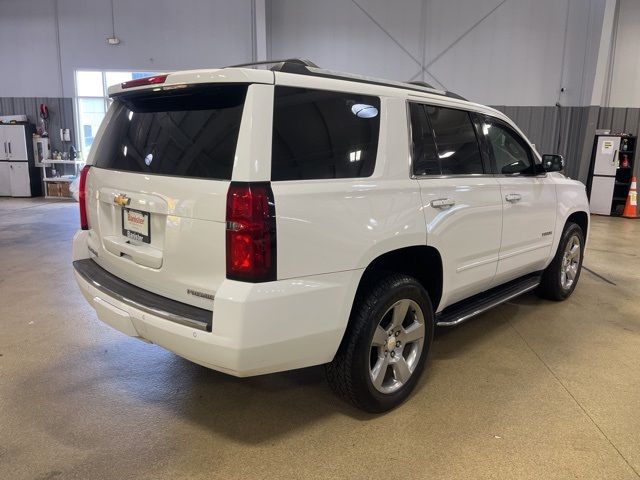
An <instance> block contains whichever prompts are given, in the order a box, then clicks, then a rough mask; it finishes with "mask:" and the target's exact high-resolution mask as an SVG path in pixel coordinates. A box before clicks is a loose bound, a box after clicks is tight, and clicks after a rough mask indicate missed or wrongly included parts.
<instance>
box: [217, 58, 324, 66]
mask: <svg viewBox="0 0 640 480" xmlns="http://www.w3.org/2000/svg"><path fill="white" fill-rule="evenodd" d="M278 63H280V64H282V65H285V64H293V65H301V66H303V67H314V68H318V66H317V65H316V64H315V63H313V62H312V61H310V60H305V59H303V58H283V59H282V60H261V61H260V62H250V63H239V64H238V65H229V66H228V67H225V68H241V67H258V66H260V65H274V67H275V66H277V64H278Z"/></svg>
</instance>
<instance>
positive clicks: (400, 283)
mask: <svg viewBox="0 0 640 480" xmlns="http://www.w3.org/2000/svg"><path fill="white" fill-rule="evenodd" d="M433 326H434V321H433V308H432V306H431V301H430V300H429V295H428V294H427V292H426V291H425V289H424V288H423V287H422V285H421V284H420V283H419V282H418V281H417V280H416V279H415V278H413V277H410V276H407V275H403V274H396V273H393V274H388V275H385V276H383V277H382V278H379V279H378V280H376V281H375V282H373V283H372V284H371V285H370V287H369V288H366V290H365V291H364V292H362V293H361V294H359V295H358V296H357V297H356V301H355V303H354V307H353V310H352V312H351V318H350V320H349V326H348V327H347V330H346V332H345V335H344V338H343V340H342V343H341V345H340V348H339V349H338V352H337V353H336V356H335V358H334V359H333V361H332V362H331V363H329V364H327V365H326V376H327V380H328V382H329V385H330V386H331V388H332V389H333V391H334V392H335V393H337V394H338V395H339V396H340V397H342V398H343V399H344V400H346V401H348V402H350V403H352V404H353V405H355V406H356V407H358V408H360V409H362V410H365V411H368V412H372V413H379V412H384V411H387V410H390V409H392V408H394V407H396V406H398V405H399V404H401V403H402V402H403V401H404V400H406V398H407V397H408V396H409V395H410V394H411V392H412V391H413V389H414V388H415V386H416V384H417V382H418V380H419V378H420V374H421V373H422V370H423V369H424V364H425V361H426V359H427V356H428V355H429V351H430V350H431V343H432V341H433Z"/></svg>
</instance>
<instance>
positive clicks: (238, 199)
mask: <svg viewBox="0 0 640 480" xmlns="http://www.w3.org/2000/svg"><path fill="white" fill-rule="evenodd" d="M226 241H227V278H229V279H231V280H241V281H245V282H268V281H270V280H275V279H276V218H275V204H274V201H273V191H272V190H271V185H270V184H269V183H268V182H264V183H262V182H260V183H240V182H232V183H231V185H230V186H229V191H228V192H227V238H226Z"/></svg>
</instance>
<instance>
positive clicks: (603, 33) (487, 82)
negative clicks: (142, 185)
mask: <svg viewBox="0 0 640 480" xmlns="http://www.w3.org/2000/svg"><path fill="white" fill-rule="evenodd" d="M639 43H640V3H639V2H637V1H636V0H481V1H471V0H401V1H397V2H382V1H377V0H330V1H324V2H318V1H316V2H313V1H311V0H302V1H300V0H241V1H234V2H231V1H224V0H183V1H181V2H179V3H174V2H168V1H158V0H136V2H127V1H125V0H111V1H110V0H0V60H1V63H2V65H3V75H1V76H0V119H4V120H5V121H6V122H7V123H9V122H11V121H12V120H13V121H14V122H15V121H18V123H20V122H21V121H22V120H23V119H24V117H26V119H27V123H28V124H29V125H32V126H33V127H29V128H33V130H34V131H35V129H36V128H40V129H42V128H45V129H46V130H47V131H48V133H49V136H48V137H44V136H40V137H36V138H34V141H33V148H34V151H35V154H34V155H37V152H38V148H41V149H43V150H41V151H44V152H48V153H46V154H45V156H44V161H43V162H42V163H41V165H40V166H38V167H34V168H33V169H31V172H32V175H35V174H36V173H37V175H39V176H38V177H37V178H36V179H35V181H34V178H30V179H29V180H27V183H26V184H25V185H23V187H15V188H18V189H19V188H26V189H27V190H28V194H27V195H23V194H22V193H20V194H17V195H12V194H11V188H13V186H12V185H9V187H7V188H8V189H9V190H8V193H6V194H5V196H2V197H0V272H1V273H0V291H1V292H2V300H3V301H2V302H1V303H0V478H6V479H67V478H87V479H89V478H91V479H93V478H95V479H98V478H99V479H120V478H141V479H143V478H149V479H151V478H153V479H157V478H228V479H229V478H374V477H383V476H388V477H391V476H393V477H400V478H401V477H404V478H541V477H544V478H548V479H552V478H553V479H555V478H558V479H565V478H593V479H601V478H611V479H614V478H615V479H627V478H628V479H633V478H640V414H639V412H640V305H639V304H638V288H639V287H640V242H639V240H638V239H639V238H640V222H639V221H638V220H637V219H633V218H625V217H623V216H621V214H622V210H623V208H624V207H625V205H626V204H627V199H628V197H629V196H630V185H631V178H632V177H637V176H638V174H639V173H640V168H639V166H638V165H639V162H637V161H634V160H635V159H636V157H637V154H636V153H635V148H631V147H629V149H628V150H626V153H625V150H624V149H623V148H622V146H620V147H619V148H618V149H616V152H618V151H619V154H620V158H619V160H620V166H623V165H626V167H624V168H628V170H629V175H628V179H625V181H620V180H619V179H616V181H617V182H618V183H621V184H622V183H624V184H625V185H620V186H621V187H624V189H625V190H624V192H623V193H620V190H617V188H618V185H617V184H616V190H614V193H613V194H612V195H613V197H611V194H609V197H607V200H606V204H607V210H608V211H606V212H600V213H601V214H600V215H592V216H591V231H590V236H589V243H588V245H587V250H586V254H585V261H584V267H585V268H584V271H583V273H582V275H581V277H580V284H579V285H578V287H577V289H576V291H575V293H574V294H573V295H572V296H571V297H570V298H569V299H568V300H567V301H565V302H559V303H555V302H550V301H545V300H541V299H539V298H538V297H536V296H535V295H534V294H526V295H524V296H522V297H519V298H516V299H514V300H512V301H509V302H508V303H506V304H503V305H501V306H499V307H497V308H495V309H493V310H491V311H489V312H486V313H484V314H481V315H480V316H478V317H476V318H474V319H473V320H470V321H468V322H466V323H464V324H462V325H460V326H458V327H454V328H449V329H446V328H439V329H438V330H437V331H436V336H435V341H434V345H433V350H432V353H431V358H430V360H429V366H428V368H427V369H426V371H425V373H424V375H423V376H422V378H421V380H420V383H419V386H418V388H417V389H416V391H415V392H414V394H413V395H412V396H411V397H410V399H409V401H407V402H406V403H405V404H404V405H402V406H401V407H400V408H397V409H395V410H393V411H391V412H388V413H386V414H384V415H370V414H366V413H363V412H360V411H358V410H356V409H354V408H352V407H350V406H348V405H347V404H345V403H343V402H342V401H340V400H339V399H338V398H337V397H335V396H334V395H332V393H331V391H330V390H329V388H328V387H327V386H326V384H325V383H324V381H323V369H322V367H313V368H307V369H302V370H296V371H290V372H284V373H278V374H272V375H265V376H259V377H251V378H244V379H240V378H235V377H231V376H228V375H225V374H222V373H218V372H215V371H212V370H208V369H206V368H204V367H201V366H198V365H195V364H193V363H190V362H188V361H187V360H184V359H182V358H180V357H178V356H176V355H174V354H172V353H170V352H168V351H165V350H163V349H161V348H159V347H157V346H154V345H150V344H146V343H143V342H139V341H137V340H135V339H132V338H129V337H126V336H124V335H122V334H121V333H119V332H117V331H115V330H112V329H111V328H110V327H108V326H107V325H105V324H103V323H101V322H100V321H99V320H98V319H97V318H96V315H95V311H94V310H93V309H92V308H91V307H90V305H88V304H87V302H86V301H85V299H84V298H83V297H82V295H81V293H80V291H79V290H78V288H77V286H76V284H75V280H74V278H73V272H72V268H71V239H72V237H73V235H74V233H75V231H76V230H77V229H78V228H79V218H78V204H77V203H76V202H75V201H74V200H73V199H72V198H70V197H71V196H72V191H71V190H70V188H69V187H70V184H71V183H72V182H71V180H72V179H73V178H74V177H75V176H76V175H77V172H78V168H79V167H80V166H81V165H82V163H83V161H84V160H86V156H87V154H88V151H89V148H90V146H91V142H92V140H93V137H94V135H95V133H96V130H97V126H98V125H99V123H100V120H101V119H102V117H103V116H104V111H105V109H106V107H107V106H108V100H107V99H106V98H105V93H104V88H105V87H106V86H108V83H109V82H110V81H111V82H112V83H113V82H114V81H115V82H120V81H122V80H123V79H124V80H127V79H132V78H138V77H139V76H141V75H143V74H144V75H146V74H153V73H156V72H164V71H172V70H186V69H195V68H215V67H219V66H224V65H232V64H238V63H244V62H250V61H259V60H264V59H267V58H270V59H276V58H308V59H310V60H312V61H313V62H315V63H316V64H318V65H320V66H321V67H324V68H329V69H332V70H337V71H345V72H353V73H357V74H363V75H370V76H374V77H381V78H388V79H392V80H397V81H409V80H411V81H424V82H427V83H429V84H432V85H434V86H435V87H437V88H443V89H447V90H451V91H453V92H456V93H458V94H460V95H462V96H464V97H465V98H467V99H469V100H471V101H474V102H478V103H482V104H486V105H491V106H493V107H494V108H497V109H499V110H501V111H503V112H505V113H506V114H507V115H508V116H509V117H511V118H512V119H513V120H514V121H515V122H516V123H517V124H518V126H519V127H520V128H521V129H522V130H523V132H524V133H525V134H526V135H527V136H528V137H529V139H530V140H531V141H532V142H533V143H535V144H536V148H537V150H538V151H539V152H540V153H559V154H562V155H563V156H564V158H565V162H566V167H565V174H566V175H567V176H569V177H571V178H574V179H578V180H580V181H581V182H583V183H585V184H586V185H588V186H589V187H590V188H591V187H593V185H594V182H593V177H594V176H596V177H597V175H596V174H594V169H593V163H594V158H595V155H596V153H597V152H598V148H599V146H600V144H598V139H599V138H602V137H606V138H613V139H616V138H617V139H618V140H619V141H621V143H620V145H622V143H623V142H625V141H626V140H629V141H630V142H631V144H632V145H635V140H636V138H637V136H638V135H640V87H639V85H640V56H638V54H637V46H638V44H639ZM42 105H46V106H47V108H46V111H44V112H43V109H42V107H41V106H42ZM43 117H44V118H43ZM1 128H4V126H3V125H0V129H1ZM27 130H28V129H27ZM30 132H31V130H29V136H30V135H31V133H30ZM623 134H624V135H623ZM43 139H46V140H45V141H44V142H42V140H43ZM38 141H40V142H42V143H38ZM605 141H608V140H605ZM28 143H29V144H31V138H29V142H28ZM616 145H618V144H616ZM71 147H73V149H72V148H71ZM29 148H31V146H30V147H29ZM47 159H50V160H52V162H51V163H47ZM31 161H33V159H32V160H31ZM7 162H9V160H7ZM56 162H57V163H56ZM0 163H2V162H0ZM9 163H10V162H9ZM34 172H36V173H34ZM29 188H30V189H31V190H29ZM18 191H19V190H16V192H18ZM30 195H33V196H32V197H31V198H27V197H29V196H30ZM592 195H593V193H592ZM616 198H619V200H616ZM592 210H593V208H592ZM636 216H637V211H636Z"/></svg>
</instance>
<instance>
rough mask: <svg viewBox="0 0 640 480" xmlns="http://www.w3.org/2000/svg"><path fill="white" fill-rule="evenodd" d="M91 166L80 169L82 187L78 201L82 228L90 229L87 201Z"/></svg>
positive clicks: (79, 190)
mask: <svg viewBox="0 0 640 480" xmlns="http://www.w3.org/2000/svg"><path fill="white" fill-rule="evenodd" d="M90 168H91V166H89V165H85V166H84V167H82V170H81V171H80V188H79V189H78V201H79V203H80V228H82V230H89V220H88V218H87V202H88V201H89V196H88V195H87V175H88V174H89V169H90Z"/></svg>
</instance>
